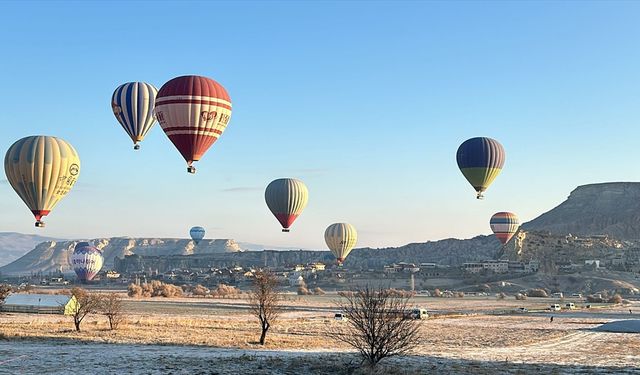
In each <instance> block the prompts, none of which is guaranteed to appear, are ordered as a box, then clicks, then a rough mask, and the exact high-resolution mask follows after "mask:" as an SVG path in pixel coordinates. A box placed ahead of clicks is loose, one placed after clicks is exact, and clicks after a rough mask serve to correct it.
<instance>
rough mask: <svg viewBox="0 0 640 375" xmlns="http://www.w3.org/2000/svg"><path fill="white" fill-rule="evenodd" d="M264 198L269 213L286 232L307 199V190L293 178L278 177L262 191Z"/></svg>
mask: <svg viewBox="0 0 640 375" xmlns="http://www.w3.org/2000/svg"><path fill="white" fill-rule="evenodd" d="M264 199H265V201H266V202H267V207H269V210H271V213H273V215H274V216H275V217H276V219H277V220H278V221H279V222H280V225H282V231H283V232H288V231H289V228H290V227H291V225H292V224H293V222H294V221H295V220H296V219H297V218H298V216H300V214H302V211H303V210H304V208H305V207H306V206H307V202H308V201H309V190H307V186H306V185H305V184H304V183H303V182H302V181H300V180H296V179H295V178H279V179H277V180H274V181H271V183H270V184H269V185H268V186H267V188H266V190H265V192H264Z"/></svg>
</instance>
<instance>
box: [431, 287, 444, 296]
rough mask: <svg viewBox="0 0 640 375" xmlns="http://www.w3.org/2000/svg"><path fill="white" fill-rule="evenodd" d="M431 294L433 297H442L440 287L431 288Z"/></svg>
mask: <svg viewBox="0 0 640 375" xmlns="http://www.w3.org/2000/svg"><path fill="white" fill-rule="evenodd" d="M433 296H434V297H442V292H441V291H440V289H438V288H436V289H434V290H433Z"/></svg>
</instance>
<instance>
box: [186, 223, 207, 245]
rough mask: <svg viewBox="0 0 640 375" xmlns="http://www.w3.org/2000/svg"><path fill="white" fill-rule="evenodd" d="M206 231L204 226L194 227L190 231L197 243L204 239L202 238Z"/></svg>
mask: <svg viewBox="0 0 640 375" xmlns="http://www.w3.org/2000/svg"><path fill="white" fill-rule="evenodd" d="M204 233H205V232H204V228H203V227H193V228H191V230H190V231H189V234H190V235H191V239H192V240H193V242H195V243H196V245H197V244H199V243H200V241H202V239H203V238H204Z"/></svg>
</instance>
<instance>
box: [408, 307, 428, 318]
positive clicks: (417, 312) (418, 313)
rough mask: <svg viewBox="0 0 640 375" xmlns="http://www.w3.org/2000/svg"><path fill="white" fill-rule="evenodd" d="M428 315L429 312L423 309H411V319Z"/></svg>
mask: <svg viewBox="0 0 640 375" xmlns="http://www.w3.org/2000/svg"><path fill="white" fill-rule="evenodd" d="M428 317H429V313H427V310H425V309H413V310H411V318H412V319H427V318H428Z"/></svg>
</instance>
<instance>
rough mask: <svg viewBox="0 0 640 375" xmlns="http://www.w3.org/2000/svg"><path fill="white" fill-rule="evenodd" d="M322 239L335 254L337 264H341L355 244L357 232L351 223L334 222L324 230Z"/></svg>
mask: <svg viewBox="0 0 640 375" xmlns="http://www.w3.org/2000/svg"><path fill="white" fill-rule="evenodd" d="M324 241H325V242H326V243H327V246H328V247H329V250H331V252H332V253H333V255H335V257H336V259H337V261H338V265H342V262H344V260H345V258H346V257H347V256H348V255H349V253H350V252H351V250H352V249H353V247H354V246H356V242H357V241H358V233H357V232H356V228H354V227H353V225H351V224H348V223H335V224H331V225H329V226H328V227H327V229H326V230H325V231H324Z"/></svg>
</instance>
